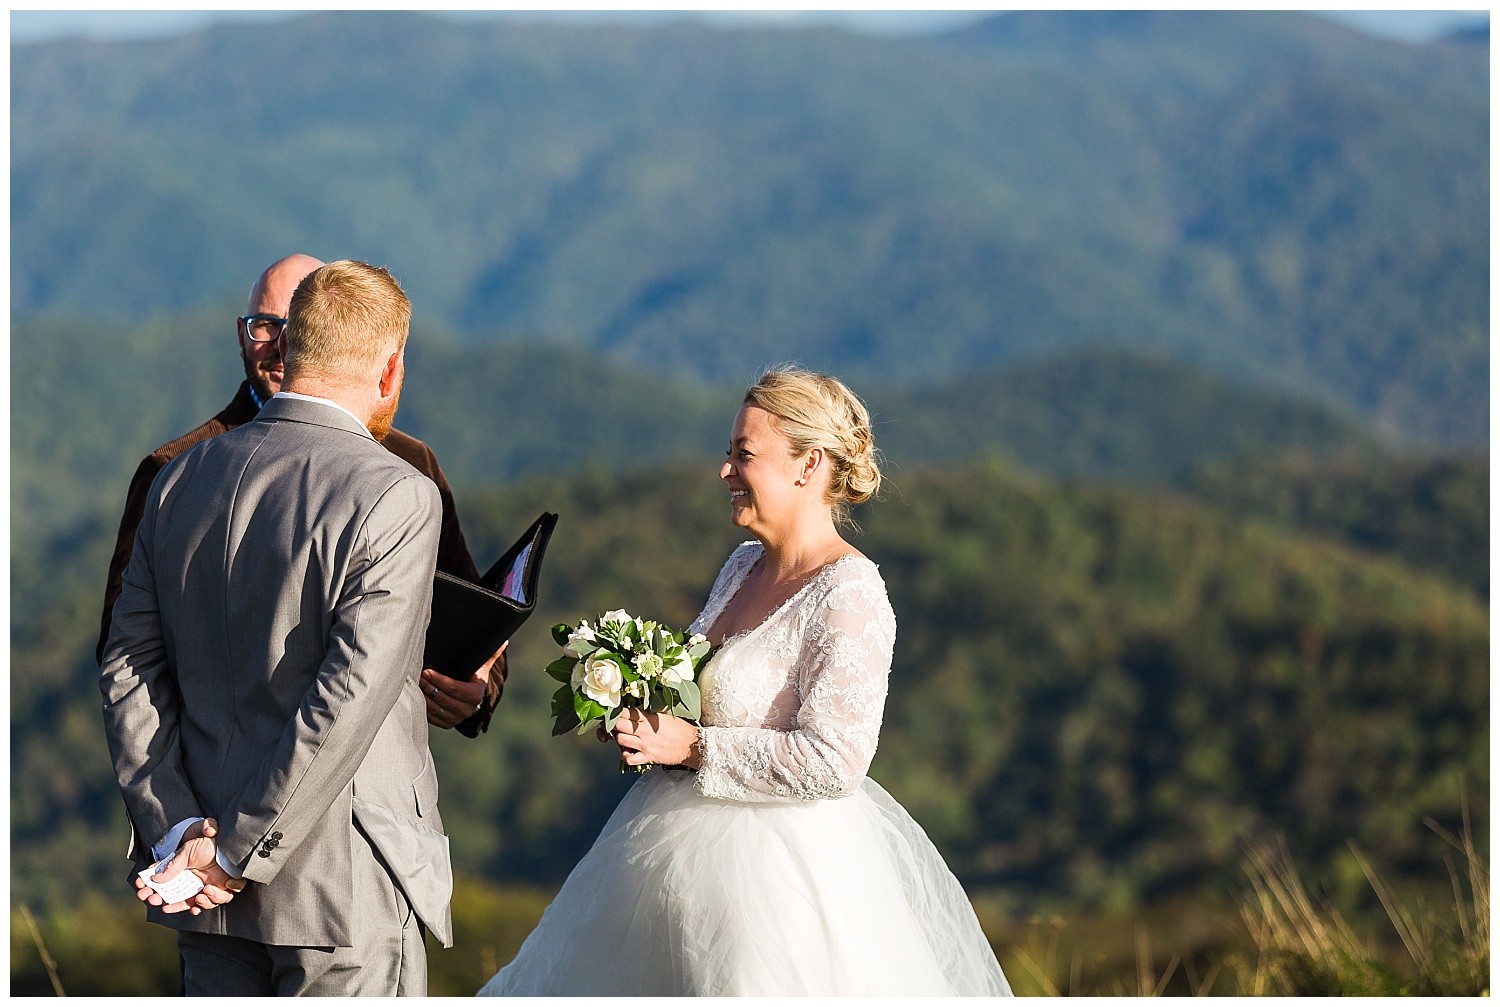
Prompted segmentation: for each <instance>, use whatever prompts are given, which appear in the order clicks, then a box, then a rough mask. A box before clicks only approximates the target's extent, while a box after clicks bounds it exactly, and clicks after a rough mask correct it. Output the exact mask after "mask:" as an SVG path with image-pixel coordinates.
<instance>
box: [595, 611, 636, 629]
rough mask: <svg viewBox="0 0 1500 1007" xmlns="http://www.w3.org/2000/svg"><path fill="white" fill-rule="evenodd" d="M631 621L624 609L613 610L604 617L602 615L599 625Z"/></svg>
mask: <svg viewBox="0 0 1500 1007" xmlns="http://www.w3.org/2000/svg"><path fill="white" fill-rule="evenodd" d="M630 621H631V620H630V615H629V613H627V612H626V611H625V610H624V609H623V608H617V609H613V610H611V611H609V612H605V613H604V614H603V615H601V616H600V617H599V624H600V625H603V624H604V623H606V622H619V623H625V622H630Z"/></svg>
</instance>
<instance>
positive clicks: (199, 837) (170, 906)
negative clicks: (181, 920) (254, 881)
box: [135, 818, 245, 916]
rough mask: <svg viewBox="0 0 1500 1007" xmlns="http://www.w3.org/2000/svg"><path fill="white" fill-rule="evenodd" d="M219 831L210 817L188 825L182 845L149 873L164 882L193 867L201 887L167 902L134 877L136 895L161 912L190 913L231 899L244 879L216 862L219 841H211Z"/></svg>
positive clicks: (196, 913)
mask: <svg viewBox="0 0 1500 1007" xmlns="http://www.w3.org/2000/svg"><path fill="white" fill-rule="evenodd" d="M218 834H219V828H218V823H217V822H215V821H214V820H213V819H212V818H205V819H203V820H202V821H201V822H196V823H194V824H193V825H191V826H189V827H188V830H187V832H186V833H184V834H183V841H182V845H180V846H178V847H177V852H176V853H175V854H173V855H172V859H171V861H170V862H169V863H168V864H167V866H166V867H164V868H162V871H161V873H160V874H156V875H153V876H152V880H153V881H159V882H162V883H166V882H168V881H171V880H172V879H173V878H175V877H177V876H178V875H179V874H181V873H182V872H183V871H185V870H188V871H192V872H193V873H194V874H196V875H198V878H199V880H200V881H202V882H203V889H202V891H200V892H198V893H197V894H196V895H194V896H193V897H192V898H190V899H185V900H183V901H182V902H167V901H166V900H165V899H163V898H162V897H161V895H159V894H158V893H157V892H155V891H153V890H152V889H151V887H150V886H149V885H147V884H146V882H144V881H142V880H141V879H140V878H136V879H135V886H136V893H135V897H136V898H138V899H140V900H141V901H142V902H146V903H149V904H150V905H153V906H160V907H161V911H162V912H164V913H180V912H184V911H186V912H188V913H190V914H192V915H193V916H197V915H198V914H199V913H201V912H202V911H203V910H205V909H213V908H215V907H216V906H222V905H224V904H225V903H226V902H228V901H229V900H231V899H233V898H234V896H235V893H236V892H239V891H241V890H243V889H244V887H245V882H244V881H241V880H239V879H238V878H232V877H230V876H229V875H228V874H226V873H224V870H223V869H222V868H221V867H220V866H219V862H218V858H217V856H216V852H217V850H218V844H217V843H216V842H215V841H214V840H215V837H216V836H217V835H218Z"/></svg>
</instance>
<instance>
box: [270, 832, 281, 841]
mask: <svg viewBox="0 0 1500 1007" xmlns="http://www.w3.org/2000/svg"><path fill="white" fill-rule="evenodd" d="M271 838H272V839H276V840H280V839H281V833H279V832H273V833H271Z"/></svg>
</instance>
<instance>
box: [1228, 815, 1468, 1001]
mask: <svg viewBox="0 0 1500 1007" xmlns="http://www.w3.org/2000/svg"><path fill="white" fill-rule="evenodd" d="M1427 825H1428V827H1429V828H1431V829H1432V830H1433V831H1434V832H1436V833H1437V834H1438V835H1439V836H1441V837H1442V838H1443V840H1444V841H1445V842H1447V843H1448V844H1449V845H1450V846H1451V847H1452V848H1453V850H1454V851H1456V853H1457V854H1458V856H1459V858H1460V862H1461V866H1455V865H1454V863H1453V859H1452V857H1451V856H1450V857H1448V858H1446V859H1447V865H1448V873H1449V878H1450V881H1451V883H1452V904H1451V906H1450V907H1448V908H1447V909H1445V910H1443V911H1441V912H1439V911H1437V910H1434V909H1430V908H1428V907H1427V906H1425V905H1423V904H1422V903H1421V902H1416V903H1413V902H1407V901H1403V900H1402V899H1401V898H1400V897H1399V896H1398V894H1397V893H1396V891H1395V889H1394V888H1393V887H1392V886H1391V885H1390V884H1389V883H1387V882H1386V880H1385V879H1384V878H1382V877H1381V876H1380V874H1379V873H1378V872H1377V871H1376V870H1375V869H1374V867H1373V866H1371V864H1370V862H1369V860H1368V859H1366V858H1365V857H1364V856H1363V855H1362V854H1361V853H1360V852H1359V850H1357V849H1354V847H1353V846H1352V844H1351V847H1350V849H1351V850H1352V851H1353V853H1354V857H1355V859H1356V861H1357V862H1358V863H1359V866H1360V869H1361V870H1362V871H1363V872H1364V874H1365V878H1366V879H1367V880H1368V881H1369V883H1370V886H1371V888H1372V889H1373V890H1374V891H1375V894H1376V896H1377V897H1378V898H1379V899H1380V904H1381V906H1382V907H1383V908H1384V910H1385V914H1386V917H1387V919H1388V920H1389V921H1390V924H1391V928H1392V930H1393V931H1394V933H1395V936H1396V938H1397V940H1398V941H1399V946H1400V950H1399V951H1397V952H1396V953H1395V954H1386V953H1382V952H1381V950H1380V948H1379V947H1378V946H1377V945H1376V944H1375V943H1374V942H1373V941H1371V940H1368V939H1365V938H1361V937H1360V936H1359V935H1358V934H1357V933H1356V932H1355V931H1354V929H1353V928H1352V927H1351V926H1350V925H1349V923H1348V922H1347V921H1346V920H1345V919H1344V917H1343V916H1342V915H1341V914H1340V913H1339V911H1338V910H1337V909H1335V908H1334V907H1333V906H1331V905H1329V904H1327V903H1326V902H1319V901H1315V900H1314V899H1313V898H1312V897H1311V896H1310V895H1309V894H1308V892H1307V889H1306V887H1305V886H1304V885H1303V883H1302V880H1301V878H1300V877H1299V876H1298V873H1297V870H1296V867H1295V866H1294V865H1293V863H1292V861H1291V857H1290V855H1289V854H1288V853H1287V850H1286V847H1285V845H1284V844H1278V845H1277V846H1275V847H1273V848H1271V849H1260V850H1254V851H1251V853H1250V855H1249V861H1248V864H1247V866H1246V872H1247V873H1248V874H1249V876H1250V884H1251V894H1250V895H1249V897H1247V898H1246V900H1245V903H1244V906H1243V910H1242V915H1243V919H1244V923H1245V926H1246V928H1247V929H1248V931H1249V934H1250V937H1251V942H1252V945H1253V948H1254V950H1253V952H1250V953H1248V954H1245V955H1234V956H1231V961H1230V964H1231V965H1232V966H1233V967H1234V969H1235V972H1236V975H1237V981H1238V985H1239V990H1240V992H1241V993H1243V994H1247V995H1253V996H1264V995H1273V996H1394V995H1408V996H1482V995H1487V994H1488V993H1489V975H1490V925H1489V921H1490V876H1489V865H1488V862H1487V860H1486V858H1485V857H1484V855H1483V854H1482V853H1481V852H1480V851H1479V850H1478V849H1477V848H1476V847H1475V845H1474V840H1473V833H1472V830H1471V828H1470V825H1469V820H1468V809H1467V806H1465V809H1464V825H1463V829H1462V833H1461V835H1459V836H1453V835H1451V834H1450V833H1448V832H1446V831H1445V830H1443V829H1442V828H1441V827H1439V826H1438V825H1437V823H1436V822H1433V821H1431V820H1429V821H1428V822H1427Z"/></svg>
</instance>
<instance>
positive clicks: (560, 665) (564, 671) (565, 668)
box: [544, 657, 578, 685]
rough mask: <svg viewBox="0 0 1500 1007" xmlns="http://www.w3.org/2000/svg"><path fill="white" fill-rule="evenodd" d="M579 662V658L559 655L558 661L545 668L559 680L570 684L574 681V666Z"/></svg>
mask: <svg viewBox="0 0 1500 1007" xmlns="http://www.w3.org/2000/svg"><path fill="white" fill-rule="evenodd" d="M577 664H578V659H577V658H576V657H559V658H558V659H557V660H556V661H553V662H552V663H551V664H549V665H547V667H546V668H545V669H544V670H545V671H546V672H547V674H548V675H550V676H551V677H553V678H555V679H556V680H557V681H559V682H561V683H563V684H564V685H568V684H569V683H571V682H572V681H573V668H574V666H575V665H577Z"/></svg>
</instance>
